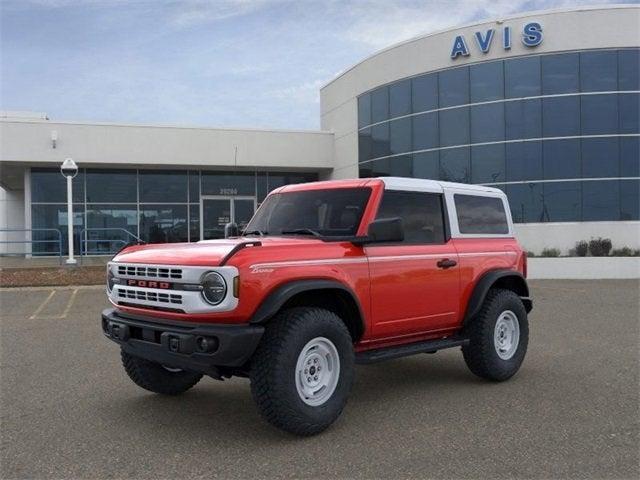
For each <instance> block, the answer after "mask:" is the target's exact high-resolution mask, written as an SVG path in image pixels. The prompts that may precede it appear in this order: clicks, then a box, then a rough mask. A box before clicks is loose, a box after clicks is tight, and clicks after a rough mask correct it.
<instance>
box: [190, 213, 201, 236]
mask: <svg viewBox="0 0 640 480" xmlns="http://www.w3.org/2000/svg"><path fill="white" fill-rule="evenodd" d="M198 240H200V205H189V241H190V242H197V241H198Z"/></svg>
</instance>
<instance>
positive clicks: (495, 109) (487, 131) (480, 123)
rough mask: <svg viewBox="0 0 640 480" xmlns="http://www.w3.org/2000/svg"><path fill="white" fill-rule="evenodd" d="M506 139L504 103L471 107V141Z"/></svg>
mask: <svg viewBox="0 0 640 480" xmlns="http://www.w3.org/2000/svg"><path fill="white" fill-rule="evenodd" d="M501 140H504V104H503V103H490V104H488V105H475V106H473V107H471V143H482V142H497V141H501Z"/></svg>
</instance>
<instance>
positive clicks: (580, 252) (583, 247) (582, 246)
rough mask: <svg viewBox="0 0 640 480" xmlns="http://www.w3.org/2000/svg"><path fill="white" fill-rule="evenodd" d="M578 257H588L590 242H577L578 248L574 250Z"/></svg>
mask: <svg viewBox="0 0 640 480" xmlns="http://www.w3.org/2000/svg"><path fill="white" fill-rule="evenodd" d="M574 251H575V254H576V257H586V256H587V253H588V252H589V242H587V241H586V240H580V241H579V242H576V246H575V248H574Z"/></svg>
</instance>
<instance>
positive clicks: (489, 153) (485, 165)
mask: <svg viewBox="0 0 640 480" xmlns="http://www.w3.org/2000/svg"><path fill="white" fill-rule="evenodd" d="M504 153H505V146H504V145H503V144H500V145H479V146H477V147H471V183H495V182H504V181H505V180H504V179H505V172H504V170H505V165H504Z"/></svg>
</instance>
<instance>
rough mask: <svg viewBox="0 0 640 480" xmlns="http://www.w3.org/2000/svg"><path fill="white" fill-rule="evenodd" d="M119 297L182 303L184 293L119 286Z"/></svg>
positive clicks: (143, 300)
mask: <svg viewBox="0 0 640 480" xmlns="http://www.w3.org/2000/svg"><path fill="white" fill-rule="evenodd" d="M118 298H122V299H127V300H140V301H142V302H157V303H172V304H176V305H182V295H180V294H177V293H164V292H149V291H146V290H141V289H137V288H122V287H119V288H118Z"/></svg>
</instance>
